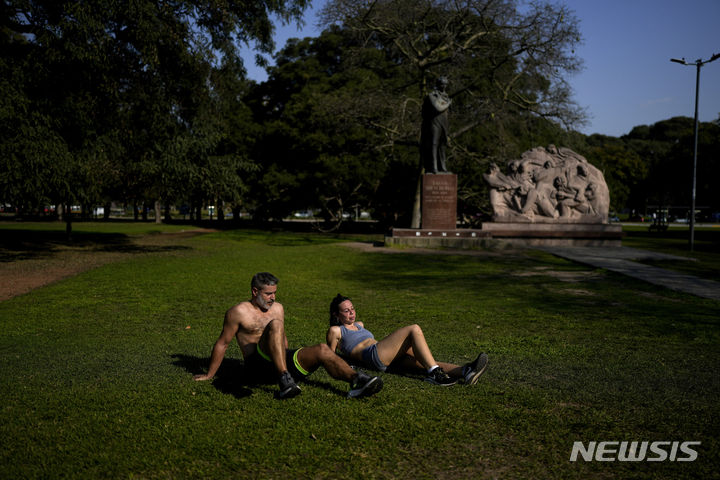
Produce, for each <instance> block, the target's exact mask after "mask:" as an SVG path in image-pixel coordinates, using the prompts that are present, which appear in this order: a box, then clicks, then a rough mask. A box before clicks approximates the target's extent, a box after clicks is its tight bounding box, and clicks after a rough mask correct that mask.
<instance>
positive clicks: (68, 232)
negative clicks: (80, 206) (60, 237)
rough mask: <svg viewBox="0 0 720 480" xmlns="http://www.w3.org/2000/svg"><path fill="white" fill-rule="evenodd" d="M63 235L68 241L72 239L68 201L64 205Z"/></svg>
mask: <svg viewBox="0 0 720 480" xmlns="http://www.w3.org/2000/svg"><path fill="white" fill-rule="evenodd" d="M65 236H66V237H67V240H68V242H69V241H70V240H72V208H71V207H70V204H69V203H68V204H67V205H66V206H65Z"/></svg>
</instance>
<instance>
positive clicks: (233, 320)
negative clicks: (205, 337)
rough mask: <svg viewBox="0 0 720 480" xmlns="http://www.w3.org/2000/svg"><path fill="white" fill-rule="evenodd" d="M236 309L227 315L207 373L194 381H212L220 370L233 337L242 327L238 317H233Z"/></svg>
mask: <svg viewBox="0 0 720 480" xmlns="http://www.w3.org/2000/svg"><path fill="white" fill-rule="evenodd" d="M234 310H235V309H230V310H228V311H227V313H226V314H225V321H224V323H223V329H222V332H221V333H220V337H219V338H218V339H217V341H216V342H215V345H214V346H213V349H212V354H211V355H210V366H209V367H208V372H207V373H201V374H199V375H195V376H194V377H193V379H194V380H197V381H200V380H210V379H212V378H213V377H214V376H215V374H216V373H217V371H218V368H220V364H221V363H222V361H223V359H224V358H225V351H226V350H227V347H228V345H230V342H232V340H233V337H235V334H236V333H237V331H238V327H239V325H240V323H239V318H238V315H233V314H232V313H231V312H232V311H234Z"/></svg>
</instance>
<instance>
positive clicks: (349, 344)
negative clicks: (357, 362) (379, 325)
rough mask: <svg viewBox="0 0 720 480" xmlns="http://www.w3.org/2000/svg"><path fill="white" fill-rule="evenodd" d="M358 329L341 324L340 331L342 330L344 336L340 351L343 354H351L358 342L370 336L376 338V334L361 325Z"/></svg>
mask: <svg viewBox="0 0 720 480" xmlns="http://www.w3.org/2000/svg"><path fill="white" fill-rule="evenodd" d="M357 328H358V329H357V330H349V329H348V328H347V327H345V325H340V331H341V332H342V338H340V352H341V353H342V354H343V355H350V352H352V351H353V349H354V348H355V347H357V346H358V344H359V343H360V342H362V341H364V340H367V339H368V338H375V336H374V335H373V334H372V332H370V330H366V329H365V328H363V327H361V326H360V325H358V326H357Z"/></svg>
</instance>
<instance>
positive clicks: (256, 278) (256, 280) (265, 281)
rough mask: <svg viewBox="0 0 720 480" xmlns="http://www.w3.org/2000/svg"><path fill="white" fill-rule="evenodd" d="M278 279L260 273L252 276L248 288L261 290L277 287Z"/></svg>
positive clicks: (266, 273) (268, 274)
mask: <svg viewBox="0 0 720 480" xmlns="http://www.w3.org/2000/svg"><path fill="white" fill-rule="evenodd" d="M279 281H280V280H278V278H277V277H276V276H275V275H273V274H272V273H269V272H260V273H256V274H255V275H253V278H252V282H250V288H257V289H258V290H262V288H263V287H267V286H272V285H277V284H278V282H279Z"/></svg>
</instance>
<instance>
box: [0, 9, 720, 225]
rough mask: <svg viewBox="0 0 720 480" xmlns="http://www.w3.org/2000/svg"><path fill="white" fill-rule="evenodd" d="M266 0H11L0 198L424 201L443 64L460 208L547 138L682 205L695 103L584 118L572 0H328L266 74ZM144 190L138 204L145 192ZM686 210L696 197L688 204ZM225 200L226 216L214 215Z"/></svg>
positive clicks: (43, 201) (627, 205)
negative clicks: (425, 128) (245, 53)
mask: <svg viewBox="0 0 720 480" xmlns="http://www.w3.org/2000/svg"><path fill="white" fill-rule="evenodd" d="M307 3H308V2H307V1H306V0H290V1H272V2H241V3H238V2H229V1H225V0H223V1H199V2H197V1H195V2H191V1H176V2H165V1H156V0H139V1H114V0H100V1H95V2H89V3H88V2H83V1H79V0H63V1H55V0H52V1H50V0H38V1H26V0H9V1H6V2H4V3H3V4H2V7H0V17H1V18H0V21H1V22H2V29H1V30H0V52H1V53H0V88H2V91H3V95H2V97H1V98H0V204H2V205H5V204H7V205H10V206H11V207H13V208H14V209H16V211H17V212H18V213H19V214H20V215H23V214H25V213H32V212H36V211H41V210H42V209H43V207H44V206H47V205H58V206H59V205H83V206H87V207H90V206H98V205H105V207H106V208H105V214H106V215H107V214H109V211H110V209H109V208H108V206H109V204H110V202H118V203H122V204H125V205H128V206H130V205H132V206H134V207H135V216H136V218H137V217H138V216H139V215H140V214H144V213H145V212H146V209H147V208H148V207H149V208H152V207H153V205H155V208H156V209H158V210H157V212H156V219H157V220H158V221H159V219H160V217H161V212H160V211H159V208H160V205H164V206H165V209H166V210H165V215H166V216H169V213H170V206H175V207H181V206H183V207H185V208H184V209H183V210H184V211H186V212H188V211H189V213H190V214H191V217H193V218H195V219H199V218H200V210H201V208H202V207H203V206H206V205H214V206H216V207H217V210H219V211H224V210H226V209H232V211H233V212H235V213H236V214H239V213H240V212H241V211H244V212H247V213H250V214H252V215H253V216H254V217H255V218H257V219H260V220H267V219H281V218H284V217H285V216H287V215H289V214H290V213H292V212H293V211H297V210H305V209H313V210H315V211H317V212H321V213H320V215H321V216H322V217H324V218H325V219H326V220H328V221H330V222H331V223H333V224H335V225H337V224H338V223H339V222H341V221H342V218H343V213H346V212H355V211H360V210H363V211H369V212H370V213H371V214H372V216H373V218H375V219H377V220H379V221H380V222H381V225H383V226H408V225H409V224H410V223H412V222H414V221H416V220H417V219H416V216H417V212H418V205H417V202H418V198H419V197H418V179H419V175H420V174H421V173H422V165H420V162H419V159H420V155H419V150H418V140H419V131H420V119H421V118H420V117H421V115H420V108H421V103H422V99H423V97H424V96H425V94H426V93H427V91H428V89H429V88H430V87H431V85H432V84H433V82H434V80H435V79H436V78H437V77H438V76H440V75H445V76H447V77H449V79H450V87H449V94H450V95H451V97H452V100H453V105H452V109H451V115H450V119H451V128H450V130H451V139H450V145H449V147H450V160H449V165H450V169H451V170H452V171H453V172H455V173H457V174H458V176H459V205H458V208H459V214H460V219H461V221H464V222H469V223H472V222H475V221H477V220H481V219H483V218H485V217H487V215H488V214H489V213H490V209H489V201H488V195H487V192H486V187H485V184H484V182H483V180H482V174H483V173H484V172H485V171H486V169H487V167H488V165H489V164H490V162H496V163H498V164H504V163H505V162H506V161H507V160H510V159H513V158H517V157H519V156H520V155H521V153H522V152H524V151H526V150H529V149H530V148H533V147H536V146H547V145H549V144H555V145H558V146H564V147H569V148H571V149H573V150H575V151H577V152H578V153H580V154H582V155H584V156H586V158H587V159H588V160H589V161H590V162H591V163H593V164H594V165H596V166H598V167H599V168H600V169H601V170H602V171H603V172H604V174H605V176H606V180H607V183H608V185H609V187H610V194H611V202H612V205H611V208H612V210H614V211H617V212H620V211H622V210H624V209H632V210H635V211H638V212H644V211H645V210H646V209H647V208H648V206H651V205H655V206H669V205H675V206H677V205H689V203H690V201H689V198H688V197H689V195H690V183H691V178H690V175H691V171H692V170H691V163H690V162H691V161H692V122H691V121H690V120H689V119H687V118H675V119H669V120H665V121H662V122H658V123H656V124H655V125H650V126H638V127H637V128H635V129H634V130H633V131H632V132H630V133H629V134H628V135H626V136H623V137H622V138H613V137H606V136H601V135H591V136H584V135H581V134H579V133H577V132H575V131H573V130H572V128H574V127H577V126H579V125H580V124H582V122H583V120H584V118H585V112H584V111H583V110H582V109H581V108H579V107H578V106H577V105H576V104H575V103H574V102H573V99H572V95H571V91H570V88H569V83H568V82H569V80H570V78H571V75H572V74H573V73H574V72H577V71H578V69H579V68H580V67H581V60H580V59H578V58H577V57H576V56H575V53H574V51H575V50H574V47H575V46H576V45H577V44H578V42H580V40H581V32H580V31H579V30H578V21H577V19H576V18H575V17H574V16H573V14H572V11H571V10H569V9H568V8H567V7H566V6H564V5H563V4H556V3H555V2H545V1H542V2H523V1H520V0H517V1H515V0H513V1H500V0H470V1H467V2H448V1H441V0H424V1H420V2H419V1H414V0H413V1H410V0H382V1H376V2H365V1H361V0H333V1H330V2H327V4H326V6H325V9H324V11H323V18H324V22H325V27H326V28H325V30H324V31H323V32H322V33H321V34H320V35H319V36H318V37H317V38H305V39H291V40H290V41H288V43H287V44H286V45H285V46H284V48H283V49H281V50H280V51H279V53H278V54H277V55H276V57H275V66H273V67H271V68H269V70H268V72H269V78H268V80H267V81H265V82H262V83H261V84H255V83H254V82H250V81H248V80H247V79H246V77H245V70H244V67H243V64H242V60H241V59H240V57H239V54H238V47H239V46H240V45H241V44H243V43H248V44H252V45H253V46H254V47H256V49H257V50H258V51H259V52H264V53H268V52H271V51H272V37H271V33H272V29H273V27H272V22H271V19H272V18H273V16H274V15H277V16H279V17H280V18H281V19H282V20H284V21H291V20H294V19H297V18H299V16H300V15H301V13H302V10H303V8H304V7H305V6H306V4H307ZM719 149H720V125H718V124H717V122H716V123H704V124H702V125H701V126H700V141H699V152H698V179H699V183H698V188H697V200H698V205H700V206H704V207H707V208H705V212H708V213H709V212H715V211H718V210H720V205H719V204H718V202H720V198H719V197H718V195H715V194H713V190H712V186H713V183H712V181H713V179H715V178H718V174H720V172H719V171H718V169H720V160H718V159H719V158H720V155H719V154H718V152H719ZM140 207H143V208H142V209H141V208H140ZM683 216H684V214H683ZM218 218H220V219H222V218H224V217H223V216H222V215H220V216H219V217H218Z"/></svg>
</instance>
